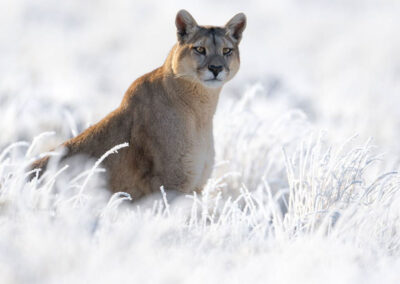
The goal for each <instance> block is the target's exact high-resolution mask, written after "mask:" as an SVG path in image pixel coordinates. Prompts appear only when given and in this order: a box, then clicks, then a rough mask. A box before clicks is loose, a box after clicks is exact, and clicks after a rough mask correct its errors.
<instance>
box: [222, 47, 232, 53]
mask: <svg viewBox="0 0 400 284" xmlns="http://www.w3.org/2000/svg"><path fill="white" fill-rule="evenodd" d="M222 53H223V54H224V55H229V54H231V53H232V48H229V47H224V48H223V49H222Z"/></svg>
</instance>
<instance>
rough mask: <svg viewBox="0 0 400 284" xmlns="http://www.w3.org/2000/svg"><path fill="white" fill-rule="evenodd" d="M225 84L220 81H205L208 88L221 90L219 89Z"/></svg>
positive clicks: (204, 83)
mask: <svg viewBox="0 0 400 284" xmlns="http://www.w3.org/2000/svg"><path fill="white" fill-rule="evenodd" d="M223 84H224V81H220V80H207V81H203V85H204V86H206V87H208V88H219V87H222V85H223Z"/></svg>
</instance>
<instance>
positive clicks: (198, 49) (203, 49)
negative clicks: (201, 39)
mask: <svg viewBox="0 0 400 284" xmlns="http://www.w3.org/2000/svg"><path fill="white" fill-rule="evenodd" d="M193 48H194V50H196V51H197V52H198V53H200V54H203V55H204V54H206V49H205V48H204V47H202V46H195V47H193Z"/></svg>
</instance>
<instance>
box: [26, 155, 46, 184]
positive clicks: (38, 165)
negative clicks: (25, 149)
mask: <svg viewBox="0 0 400 284" xmlns="http://www.w3.org/2000/svg"><path fill="white" fill-rule="evenodd" d="M49 159H50V157H48V156H47V157H44V158H41V159H39V160H36V161H35V162H33V163H32V164H31V165H30V166H29V168H28V171H31V173H30V174H29V175H28V181H31V180H32V179H33V178H34V177H36V176H37V177H38V178H40V177H41V176H42V175H43V174H44V172H45V171H46V169H47V165H48V163H49ZM34 170H39V171H34ZM32 171H34V172H32Z"/></svg>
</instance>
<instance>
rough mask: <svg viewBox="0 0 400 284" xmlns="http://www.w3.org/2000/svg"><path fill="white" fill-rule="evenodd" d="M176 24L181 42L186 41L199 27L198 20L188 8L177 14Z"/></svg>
mask: <svg viewBox="0 0 400 284" xmlns="http://www.w3.org/2000/svg"><path fill="white" fill-rule="evenodd" d="M175 25H176V28H177V33H178V41H179V42H184V41H185V40H186V39H187V38H189V37H190V35H191V34H192V33H193V32H194V31H195V30H196V28H197V23H196V21H195V20H194V19H193V17H192V15H190V13H189V12H188V11H186V10H180V11H179V12H178V14H176V19H175Z"/></svg>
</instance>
